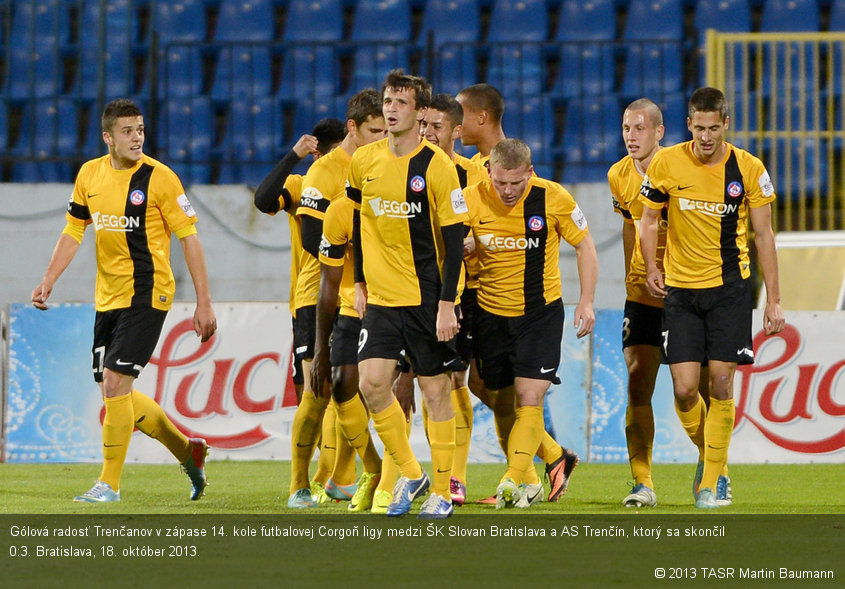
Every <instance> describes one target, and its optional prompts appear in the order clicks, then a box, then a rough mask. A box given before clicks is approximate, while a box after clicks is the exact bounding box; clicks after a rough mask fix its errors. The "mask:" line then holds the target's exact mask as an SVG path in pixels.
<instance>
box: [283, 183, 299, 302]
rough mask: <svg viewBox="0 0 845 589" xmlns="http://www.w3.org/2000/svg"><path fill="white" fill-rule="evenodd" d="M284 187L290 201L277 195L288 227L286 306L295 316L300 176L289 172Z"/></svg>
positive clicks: (297, 276)
mask: <svg viewBox="0 0 845 589" xmlns="http://www.w3.org/2000/svg"><path fill="white" fill-rule="evenodd" d="M285 188H286V189H287V191H288V193H289V194H290V199H291V202H290V204H289V205H287V206H286V205H285V202H284V200H282V199H283V198H284V197H281V196H280V197H279V198H280V200H281V204H282V208H283V209H284V210H285V211H286V212H287V214H288V226H289V227H290V294H289V295H288V307H289V308H290V313H291V316H293V317H296V281H297V279H298V278H299V264H300V258H301V257H302V231H301V228H300V223H299V217H297V216H296V211H297V209H298V208H299V200H300V198H301V196H302V176H300V175H299V174H291V175H290V176H288V177H287V179H286V180H285Z"/></svg>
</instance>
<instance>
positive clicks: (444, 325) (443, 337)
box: [437, 301, 458, 342]
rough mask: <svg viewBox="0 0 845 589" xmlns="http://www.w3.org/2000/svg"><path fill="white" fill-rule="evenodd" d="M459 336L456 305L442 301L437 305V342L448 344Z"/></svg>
mask: <svg viewBox="0 0 845 589" xmlns="http://www.w3.org/2000/svg"><path fill="white" fill-rule="evenodd" d="M457 334H458V316H457V315H455V303H452V302H449V301H440V302H439V303H438V304H437V341H439V342H448V341H449V340H450V339H452V338H453V337H455V336H456V335H457Z"/></svg>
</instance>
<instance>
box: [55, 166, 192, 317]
mask: <svg viewBox="0 0 845 589" xmlns="http://www.w3.org/2000/svg"><path fill="white" fill-rule="evenodd" d="M66 216H67V221H68V223H70V224H72V225H76V226H82V227H83V228H84V227H87V226H88V225H93V226H94V231H95V236H96V251H97V284H96V295H95V308H96V309H97V311H108V310H111V309H123V308H126V307H132V306H142V307H153V308H155V309H160V310H163V311H166V310H168V309H170V306H171V304H172V303H173V293H174V292H175V289H176V286H175V281H174V279H173V272H172V270H171V268H170V235H171V233H176V235H177V236H178V237H180V238H181V237H185V236H187V235H191V234H193V233H195V232H196V230H195V229H194V227H193V224H194V223H196V222H197V216H196V213H195V212H194V209H193V207H192V206H191V203H190V201H189V200H188V197H187V196H186V195H185V190H184V188H182V183H181V182H180V181H179V178H178V177H177V176H176V174H175V173H173V171H172V170H171V169H170V168H168V167H167V166H165V165H164V164H162V163H161V162H159V161H156V160H154V159H153V158H151V157H149V156H147V155H144V156H143V157H142V158H141V160H139V161H138V163H137V164H136V165H135V166H134V167H133V168H131V169H129V170H116V169H114V168H113V167H112V165H111V157H110V156H108V155H104V156H102V157H99V158H96V159H93V160H90V161H88V162H86V163H85V164H83V165H82V167H81V168H80V170H79V174H78V175H77V177H76V183H75V185H74V188H73V195H72V196H71V199H70V202H68V207H67V215H66Z"/></svg>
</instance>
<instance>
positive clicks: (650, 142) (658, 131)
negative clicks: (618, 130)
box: [622, 109, 663, 161]
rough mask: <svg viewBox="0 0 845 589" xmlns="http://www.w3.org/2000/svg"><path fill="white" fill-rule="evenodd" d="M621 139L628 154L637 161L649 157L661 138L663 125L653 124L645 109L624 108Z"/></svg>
mask: <svg viewBox="0 0 845 589" xmlns="http://www.w3.org/2000/svg"><path fill="white" fill-rule="evenodd" d="M622 139H623V140H624V141H625V149H627V150H628V155H629V156H631V157H632V158H634V159H635V160H637V161H643V160H645V159H648V158H649V157H651V156H652V155H653V154H654V152H655V151H657V147H658V145H659V143H660V140H661V139H663V125H657V126H655V125H654V121H653V119H652V118H651V117H650V116H649V111H648V110H647V109H640V110H626V111H625V114H624V116H623V117H622Z"/></svg>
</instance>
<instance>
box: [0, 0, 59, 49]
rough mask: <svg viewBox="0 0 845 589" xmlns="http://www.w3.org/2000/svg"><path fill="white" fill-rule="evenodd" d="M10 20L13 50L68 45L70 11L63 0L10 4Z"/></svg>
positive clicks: (10, 39) (10, 38) (34, 0)
mask: <svg viewBox="0 0 845 589" xmlns="http://www.w3.org/2000/svg"><path fill="white" fill-rule="evenodd" d="M11 19H12V20H11V26H10V31H11V33H10V35H9V42H10V45H11V46H12V47H17V48H20V49H29V50H35V49H38V50H41V49H42V48H44V47H47V48H54V47H55V46H57V45H58V46H59V47H66V46H67V45H68V44H69V42H70V11H69V10H68V7H67V6H66V5H65V2H64V1H63V0H31V1H29V2H13V3H12V15H11Z"/></svg>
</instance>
